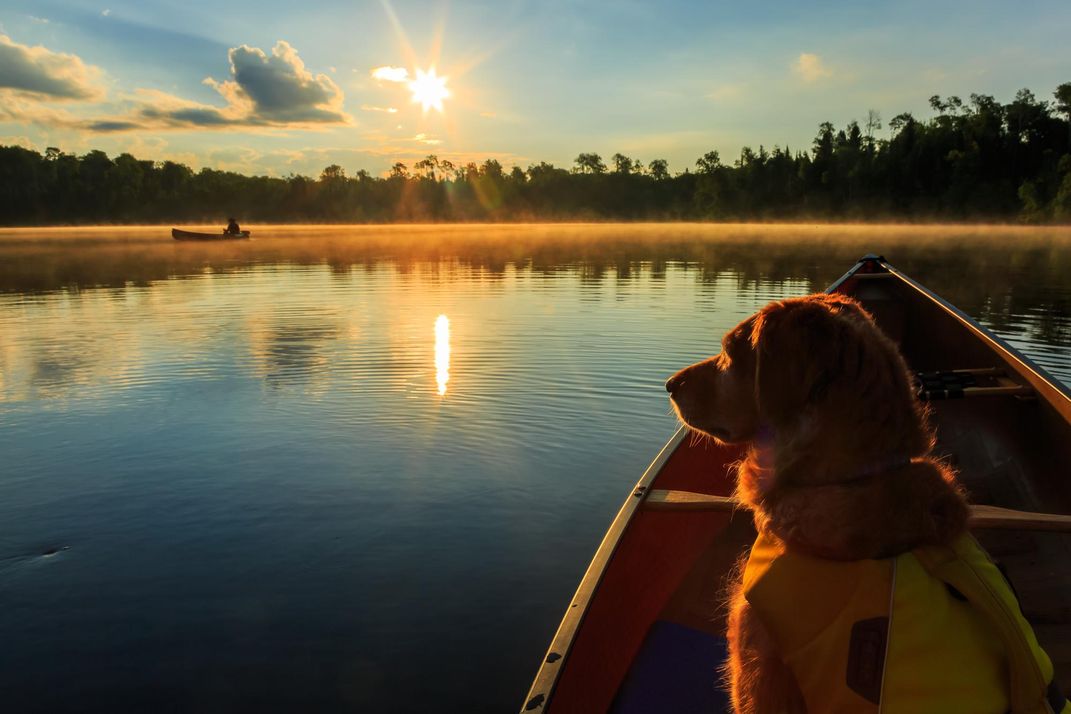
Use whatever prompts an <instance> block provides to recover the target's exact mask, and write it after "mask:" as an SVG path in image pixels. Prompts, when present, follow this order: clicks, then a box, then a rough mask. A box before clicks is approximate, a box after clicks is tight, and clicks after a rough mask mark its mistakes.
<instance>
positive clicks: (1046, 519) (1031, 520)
mask: <svg viewBox="0 0 1071 714" xmlns="http://www.w3.org/2000/svg"><path fill="white" fill-rule="evenodd" d="M644 507H645V508H649V509H651V510H659V511H663V510H664V511H733V510H737V509H739V510H746V508H747V507H746V506H744V505H743V504H741V503H739V502H737V501H734V500H733V499H731V498H729V497H728V496H715V495H712V494H709V493H695V492H693V491H667V490H654V491H650V492H649V493H648V494H647V498H646V499H645V500H644ZM970 508H971V515H970V517H969V519H968V521H967V524H968V526H970V527H971V528H982V529H984V528H1010V529H1018V530H1028V531H1054V532H1060V533H1071V516H1065V515H1062V514H1059V513H1031V512H1030V511H1015V510H1012V509H1010V508H1000V507H999V506H980V505H973V504H972V505H971V507H970Z"/></svg>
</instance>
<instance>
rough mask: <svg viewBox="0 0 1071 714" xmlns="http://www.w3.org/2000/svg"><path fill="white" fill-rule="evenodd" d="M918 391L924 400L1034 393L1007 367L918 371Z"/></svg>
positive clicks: (1014, 395) (1011, 395) (1015, 395)
mask: <svg viewBox="0 0 1071 714" xmlns="http://www.w3.org/2000/svg"><path fill="white" fill-rule="evenodd" d="M915 393H916V394H917V395H918V398H919V399H920V400H921V401H924V402H932V401H935V400H938V399H959V398H963V397H1025V396H1029V395H1031V394H1033V390H1031V389H1030V387H1025V386H1023V385H1021V384H1019V383H1018V382H1016V381H1015V380H1013V379H1011V378H1010V377H1008V375H1007V374H1006V373H1005V372H1004V370H1003V369H1000V368H997V367H985V368H982V369H953V370H947V371H943V372H917V373H915Z"/></svg>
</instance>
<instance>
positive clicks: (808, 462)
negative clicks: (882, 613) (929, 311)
mask: <svg viewBox="0 0 1071 714" xmlns="http://www.w3.org/2000/svg"><path fill="white" fill-rule="evenodd" d="M666 389H667V390H668V391H669V392H670V393H671V395H672V401H673V404H674V406H675V408H676V409H677V412H678V414H679V415H680V417H681V419H682V420H683V421H684V422H685V423H686V424H687V425H688V426H690V427H691V428H693V429H695V430H697V431H700V432H702V433H705V434H708V435H710V436H713V437H714V438H716V439H718V440H721V441H724V442H730V443H746V444H748V450H747V452H746V457H745V458H744V459H743V461H742V462H741V463H740V465H739V467H738V476H737V498H738V499H739V500H740V501H741V502H742V503H743V504H746V505H747V506H748V507H749V508H751V510H752V512H753V514H754V518H755V525H756V528H758V529H759V530H760V532H765V533H767V534H771V535H773V536H775V537H776V538H778V539H780V540H781V541H783V542H784V543H787V544H790V545H791V547H792V548H795V549H799V550H800V551H801V552H804V553H807V554H809V555H814V556H817V557H821V558H828V559H834V560H860V559H866V558H886V557H890V556H895V555H898V554H900V553H904V552H907V551H909V550H911V549H913V548H916V547H918V546H922V545H931V544H943V543H949V542H950V541H952V540H953V539H954V538H955V537H956V536H958V535H959V534H961V533H962V532H963V531H964V529H965V528H966V521H967V514H968V511H967V505H966V501H965V500H964V497H963V494H962V491H961V489H960V487H959V486H958V485H957V483H956V480H955V475H954V474H953V472H952V471H951V469H949V468H948V467H947V466H946V465H944V464H943V463H941V462H939V461H937V460H935V459H934V458H933V457H932V456H931V451H932V449H933V446H934V434H933V431H932V429H931V428H930V427H929V425H928V423H927V418H926V417H927V414H926V410H925V408H924V407H923V406H922V405H921V404H920V403H919V402H918V400H917V399H916V398H915V395H914V392H913V389H912V380H911V376H910V374H909V372H908V369H907V365H906V363H905V362H904V359H903V357H902V356H901V355H900V353H899V350H898V349H897V347H896V345H895V344H894V343H893V342H892V340H890V339H889V338H888V337H887V336H886V335H885V334H884V333H883V332H882V331H881V330H880V329H879V328H878V326H877V325H876V324H875V322H874V320H873V319H872V318H871V316H870V315H869V314H868V313H867V312H866V311H865V310H864V309H863V308H862V307H861V306H860V305H859V303H857V302H856V301H855V300H852V299H851V298H849V297H845V296H842V295H836V294H823V295H811V296H807V297H802V298H795V299H791V300H783V301H780V302H774V303H771V304H770V305H767V306H766V307H764V308H763V309H762V310H760V311H759V312H758V313H757V314H755V315H753V316H751V317H749V318H748V319H746V320H744V321H743V322H741V323H740V324H739V325H737V326H736V327H735V328H733V329H732V330H730V331H729V332H728V333H727V334H726V335H725V337H724V338H723V340H722V352H721V353H720V354H718V355H716V356H714V357H712V358H710V359H707V360H704V361H702V362H699V363H697V364H694V365H692V366H690V367H686V368H685V369H682V370H681V371H680V372H678V373H677V374H675V375H673V377H672V378H670V380H669V381H668V382H667V383H666ZM729 600H730V602H729V625H728V634H727V637H728V640H729V661H728V662H727V665H726V668H725V669H726V671H725V674H726V676H727V677H728V679H729V683H730V688H731V694H732V701H733V705H734V707H735V710H736V711H737V712H738V713H740V714H751V713H752V712H756V713H760V712H797V711H805V707H804V703H803V698H802V695H801V694H800V692H799V688H798V687H797V685H796V683H795V681H794V679H793V675H792V673H791V671H790V670H789V669H788V667H787V666H786V665H785V664H784V663H783V662H782V660H781V659H780V658H779V656H778V653H777V649H776V646H775V645H774V642H773V640H772V637H771V636H770V634H769V633H768V632H766V631H765V628H764V627H763V625H762V623H761V622H759V620H758V619H757V618H756V617H754V616H752V615H751V613H750V612H749V606H748V604H747V601H746V600H745V599H744V597H743V593H742V591H741V588H740V584H739V582H737V583H736V585H735V586H733V587H731V594H730V596H729Z"/></svg>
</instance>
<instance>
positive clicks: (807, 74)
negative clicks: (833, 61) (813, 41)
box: [792, 52, 833, 83]
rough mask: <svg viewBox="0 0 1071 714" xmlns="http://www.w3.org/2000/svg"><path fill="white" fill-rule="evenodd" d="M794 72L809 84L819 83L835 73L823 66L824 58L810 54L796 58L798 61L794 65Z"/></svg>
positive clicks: (806, 53)
mask: <svg viewBox="0 0 1071 714" xmlns="http://www.w3.org/2000/svg"><path fill="white" fill-rule="evenodd" d="M792 71H793V72H795V73H796V74H798V75H799V76H800V78H801V79H802V80H803V81H804V82H807V83H811V82H817V81H818V80H820V79H824V78H825V77H831V76H832V75H833V72H832V71H831V70H830V69H829V68H828V67H826V66H825V65H824V64H822V58H821V57H819V56H818V55H815V54H811V53H810V52H804V53H802V54H800V56H799V57H797V58H796V61H795V62H793V63H792Z"/></svg>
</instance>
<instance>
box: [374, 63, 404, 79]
mask: <svg viewBox="0 0 1071 714" xmlns="http://www.w3.org/2000/svg"><path fill="white" fill-rule="evenodd" d="M372 79H377V80H379V81H380V82H405V81H407V80H408V79H409V70H407V69H406V68H405V67H387V66H383V67H376V68H375V69H373V70H372Z"/></svg>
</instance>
